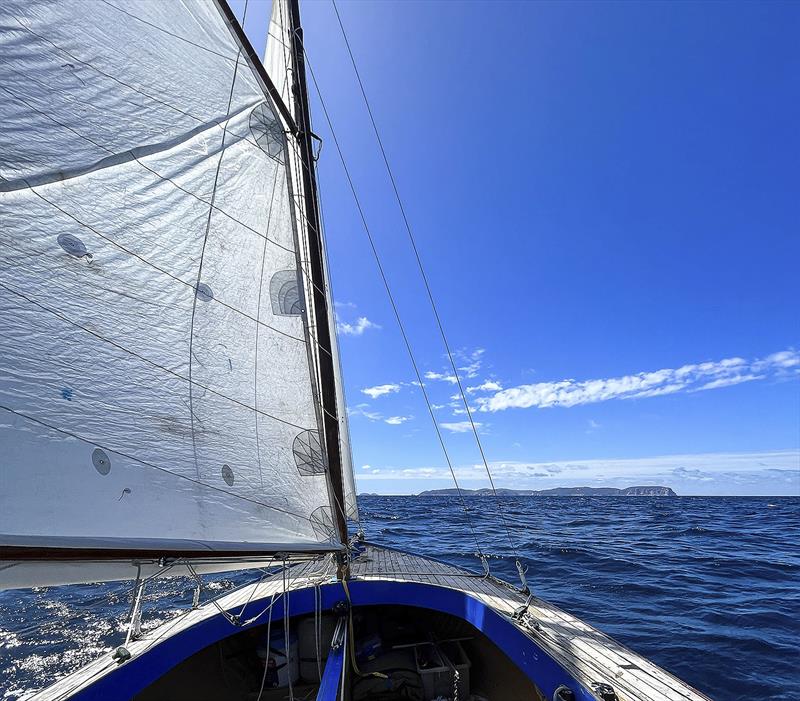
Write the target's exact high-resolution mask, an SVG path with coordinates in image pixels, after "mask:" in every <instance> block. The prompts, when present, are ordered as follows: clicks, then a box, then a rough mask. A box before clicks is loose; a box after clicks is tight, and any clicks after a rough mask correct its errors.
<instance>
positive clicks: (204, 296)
mask: <svg viewBox="0 0 800 701" xmlns="http://www.w3.org/2000/svg"><path fill="white" fill-rule="evenodd" d="M194 293H195V296H196V297H197V299H199V300H200V301H201V302H210V301H211V300H212V299H214V291H213V290H212V289H211V287H209V286H208V285H206V283H204V282H198V283H197V287H196V288H195V291H194Z"/></svg>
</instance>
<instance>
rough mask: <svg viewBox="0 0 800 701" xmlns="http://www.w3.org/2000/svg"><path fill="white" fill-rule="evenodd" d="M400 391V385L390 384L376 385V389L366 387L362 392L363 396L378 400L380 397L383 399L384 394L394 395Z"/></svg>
mask: <svg viewBox="0 0 800 701" xmlns="http://www.w3.org/2000/svg"><path fill="white" fill-rule="evenodd" d="M399 391H400V385H398V384H396V383H390V384H386V385H375V386H374V387H365V388H364V389H362V390H361V394H366V395H367V396H368V397H371V398H372V399H377V398H378V397H382V396H383V395H384V394H393V393H394V392H399Z"/></svg>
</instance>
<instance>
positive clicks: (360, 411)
mask: <svg viewBox="0 0 800 701" xmlns="http://www.w3.org/2000/svg"><path fill="white" fill-rule="evenodd" d="M347 414H348V416H351V417H352V416H363V417H364V418H365V419H369V420H370V421H380V420H381V419H382V418H383V415H382V414H380V413H378V412H377V411H372V410H370V408H369V404H356V405H355V406H351V407H350V408H349V409H348V410H347Z"/></svg>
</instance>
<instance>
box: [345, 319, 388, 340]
mask: <svg viewBox="0 0 800 701" xmlns="http://www.w3.org/2000/svg"><path fill="white" fill-rule="evenodd" d="M379 328H381V327H380V326H379V325H378V324H376V323H375V322H373V321H370V320H369V319H367V317H365V316H360V317H358V318H357V319H356V320H355V321H354V322H353V323H352V324H351V323H348V322H346V321H342V320H341V319H337V320H336V330H337V331H338V332H339V333H340V334H344V335H345V336H361V335H362V334H363V333H364V332H365V331H366V330H368V329H379Z"/></svg>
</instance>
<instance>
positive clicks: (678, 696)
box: [30, 545, 707, 701]
mask: <svg viewBox="0 0 800 701" xmlns="http://www.w3.org/2000/svg"><path fill="white" fill-rule="evenodd" d="M335 576H336V568H335V566H334V564H333V561H332V560H331V559H330V558H325V559H323V560H320V561H314V562H309V563H306V564H303V565H298V566H296V567H294V568H292V570H291V573H290V576H289V577H288V581H287V584H286V587H287V591H290V592H291V591H292V590H299V589H303V588H306V587H309V586H312V585H315V584H325V583H329V582H331V581H332V580H334V579H335ZM351 578H352V579H353V580H355V581H376V580H383V581H387V580H389V581H398V582H417V583H422V584H428V585H433V586H440V587H447V588H449V589H455V590H457V591H461V592H464V593H466V594H468V595H469V596H471V597H474V598H475V599H478V600H479V601H481V602H482V603H484V604H485V605H487V606H489V607H491V608H492V609H493V610H495V611H496V612H498V613H499V614H501V615H503V616H505V617H507V618H508V619H509V620H511V619H512V616H513V614H514V613H515V611H517V610H518V609H519V607H521V606H522V605H523V604H524V603H525V601H526V597H525V596H524V595H523V594H522V593H521V592H519V591H518V590H517V589H515V588H514V587H512V586H511V585H509V584H507V583H505V582H502V581H501V580H498V579H495V578H493V577H489V578H486V577H480V576H475V575H474V574H471V573H468V572H466V571H464V570H462V569H459V568H457V567H454V566H452V565H447V564H444V563H441V562H436V561H432V560H428V559H426V558H422V557H417V556H414V555H409V554H406V553H402V552H399V551H396V550H388V549H384V548H378V547H375V546H371V545H369V546H367V547H366V548H365V550H364V552H363V553H362V554H361V555H360V556H358V557H357V558H356V559H354V560H353V562H352V564H351ZM283 587H284V581H283V577H282V576H281V575H280V574H279V575H276V576H274V577H271V578H269V579H266V580H264V581H263V582H260V583H257V584H251V585H247V586H244V587H241V588H239V589H236V590H234V591H232V592H230V593H228V594H226V595H225V596H223V597H221V598H219V599H217V603H218V604H219V606H220V607H222V608H223V609H225V610H227V611H232V610H236V609H238V608H241V607H242V605H243V604H245V603H246V602H248V601H257V600H259V599H263V598H266V597H270V596H272V595H273V594H276V593H278V592H281V591H283ZM217 615H219V612H218V610H217V608H216V607H215V606H214V604H213V603H206V604H204V605H203V606H201V607H199V608H197V609H194V610H189V611H187V612H185V613H183V614H181V615H179V616H177V617H176V618H174V619H172V620H171V621H168V622H167V623H164V624H163V625H161V626H159V627H158V628H155V629H154V630H151V631H148V632H146V633H145V634H143V635H142V637H141V638H139V639H138V640H135V641H133V642H131V643H129V645H128V650H129V651H130V652H131V654H132V656H133V657H134V658H135V657H138V656H140V655H142V654H144V653H146V652H147V651H148V650H151V649H152V648H153V647H155V646H157V645H158V644H159V643H161V642H162V641H164V640H165V639H167V638H169V637H170V636H172V635H175V634H177V633H179V632H180V631H183V630H186V629H187V628H189V627H191V626H193V625H195V624H197V623H199V622H200V621H203V620H205V619H207V618H210V617H213V616H217ZM513 624H514V625H515V626H517V627H518V629H519V630H521V631H522V632H523V633H524V634H525V635H527V636H528V637H530V638H531V639H532V640H534V641H535V642H536V643H537V644H538V645H539V646H540V647H541V648H542V649H544V650H545V651H546V652H547V653H548V654H549V655H551V656H552V657H553V658H554V659H555V660H556V661H557V662H559V664H561V665H562V667H564V668H565V669H566V670H567V671H569V672H570V673H571V674H572V675H573V676H574V677H575V679H577V680H578V681H579V682H580V683H581V684H583V685H584V686H585V687H586V688H588V689H591V683H592V682H598V681H604V682H607V683H609V684H611V685H612V686H613V687H614V690H615V691H616V692H617V695H618V697H619V700H620V701H707V697H706V696H704V695H703V694H701V693H699V692H698V691H696V690H694V689H693V688H691V687H690V686H688V685H687V684H685V683H684V682H682V681H680V680H679V679H677V678H676V677H673V676H672V675H671V674H669V673H668V672H665V671H664V670H662V669H661V668H659V667H657V666H656V665H654V664H653V663H651V662H649V661H648V660H646V659H644V658H643V657H641V656H639V655H637V654H636V653H634V652H633V651H631V650H629V649H628V648H626V647H624V646H622V645H620V644H619V643H617V642H616V641H614V640H612V639H611V638H609V637H608V636H606V635H604V634H603V633H601V632H600V631H598V630H596V629H595V628H592V627H591V626H589V625H587V624H586V623H583V622H582V621H580V620H579V619H577V618H575V617H574V616H571V615H570V614H568V613H566V612H564V611H562V610H560V609H558V608H557V607H555V606H553V605H551V604H548V603H547V602H546V601H543V600H541V599H538V598H536V597H533V598H532V600H531V601H530V605H529V608H528V615H526V616H523V617H522V620H519V617H516V618H514V619H513ZM117 668H118V664H117V663H116V662H115V661H114V660H113V659H112V657H111V653H107V654H105V655H103V656H102V657H101V658H100V659H98V660H96V661H95V662H93V663H91V664H89V665H87V666H86V667H84V668H83V669H81V670H79V671H78V672H76V673H74V674H72V675H70V676H68V677H65V678H64V679H62V680H61V681H59V682H57V683H55V684H54V685H52V686H51V687H49V688H47V689H45V690H43V691H41V692H39V693H38V694H36V695H35V696H33V697H30V701H34V700H35V701H64V700H66V699H69V698H70V697H71V696H72V695H74V694H75V693H76V692H78V691H80V690H81V689H84V688H85V687H87V686H89V685H90V684H91V683H92V682H93V681H96V680H97V679H98V678H99V677H102V676H103V675H105V674H107V673H109V672H111V671H113V670H115V669H117Z"/></svg>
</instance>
